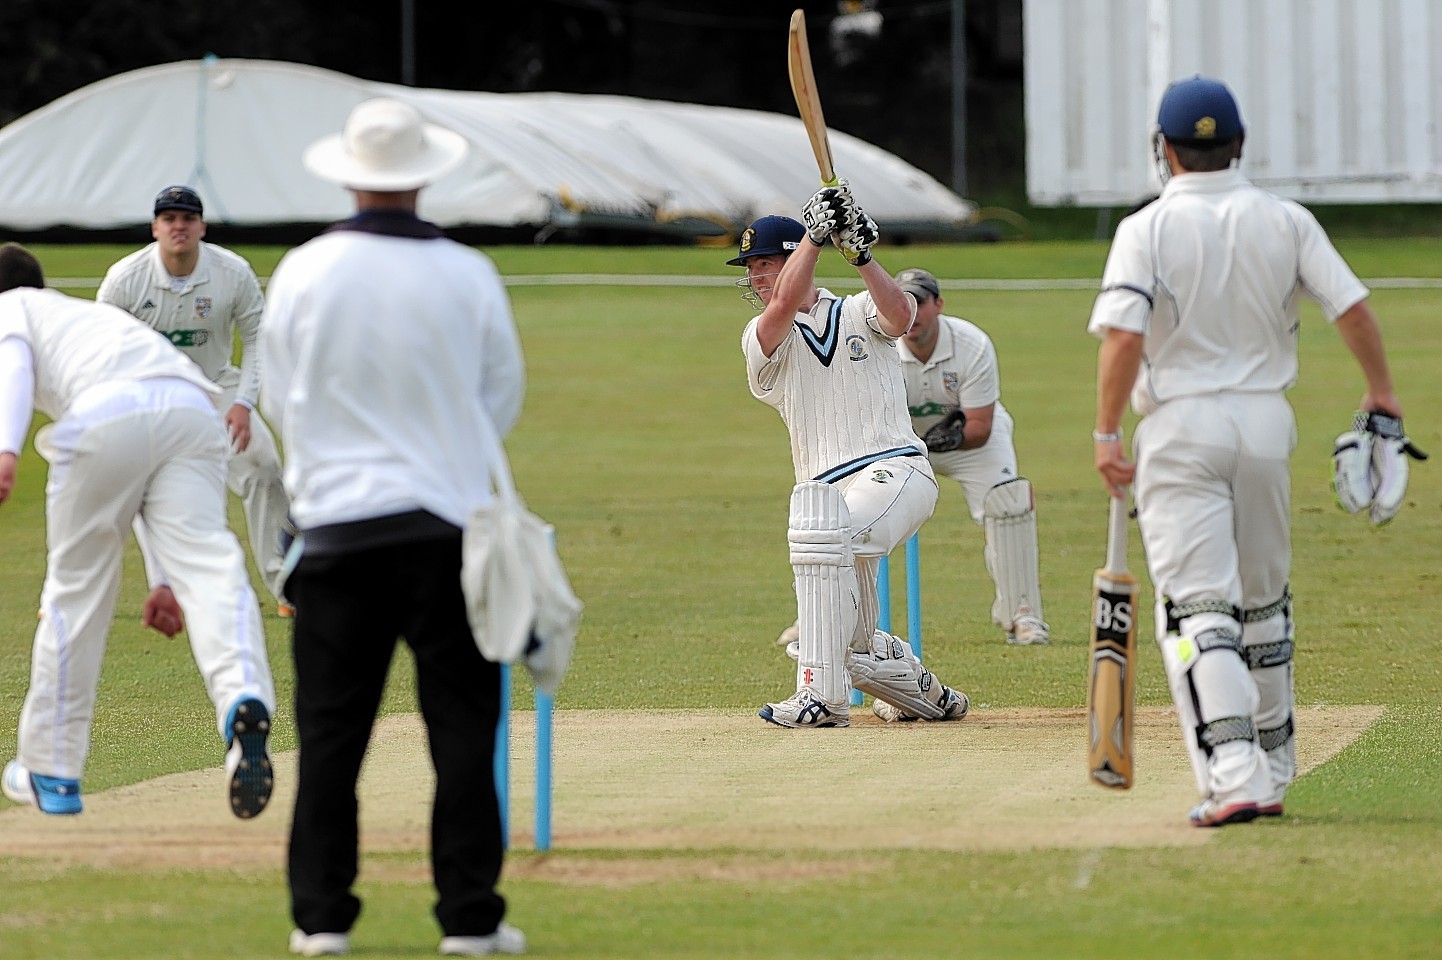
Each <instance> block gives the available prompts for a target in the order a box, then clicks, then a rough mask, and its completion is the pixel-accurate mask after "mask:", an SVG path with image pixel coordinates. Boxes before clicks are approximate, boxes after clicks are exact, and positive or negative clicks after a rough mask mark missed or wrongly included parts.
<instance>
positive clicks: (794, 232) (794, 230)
mask: <svg viewBox="0 0 1442 960" xmlns="http://www.w3.org/2000/svg"><path fill="white" fill-rule="evenodd" d="M805 236H806V228H805V227H803V226H802V225H801V222H800V221H799V220H792V219H791V218H790V217H777V216H771V217H762V218H761V219H760V220H757V221H756V222H755V223H753V224H751V226H749V227H747V228H746V229H745V230H743V231H741V241H740V243H738V244H737V247H736V249H737V253H736V256H735V257H733V258H731V259H730V260H727V261H726V265H727V266H728V267H744V266H746V264H745V263H744V262H743V261H744V260H745V259H746V258H747V257H764V256H766V255H767V254H772V253H784V254H786V255H787V256H790V255H791V254H793V253H795V252H796V248H797V247H799V246H800V245H801V240H802V238H803V237H805Z"/></svg>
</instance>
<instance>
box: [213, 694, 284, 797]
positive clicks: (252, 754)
mask: <svg viewBox="0 0 1442 960" xmlns="http://www.w3.org/2000/svg"><path fill="white" fill-rule="evenodd" d="M225 728H226V729H227V730H229V731H230V737H229V739H228V740H227V741H226V748H227V749H226V753H225V776H226V780H227V781H228V782H229V784H230V811H231V813H234V814H235V815H236V816H237V817H239V818H240V819H242V820H249V819H250V818H251V817H253V816H256V815H257V814H259V813H260V812H261V811H262V810H264V809H265V805H266V804H267V803H270V793H271V790H272V789H273V788H274V787H275V771H274V770H273V769H272V768H271V765H270V711H269V710H267V709H266V708H265V704H263V703H261V702H260V701H259V700H257V699H255V698H254V697H250V698H248V699H245V700H242V701H240V702H239V703H237V704H236V705H235V706H233V707H231V708H230V716H229V717H228V718H227V719H226V722H225Z"/></svg>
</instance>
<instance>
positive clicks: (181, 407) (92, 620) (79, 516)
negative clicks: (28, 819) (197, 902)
mask: <svg viewBox="0 0 1442 960" xmlns="http://www.w3.org/2000/svg"><path fill="white" fill-rule="evenodd" d="M44 286H45V278H44V275H43V273H42V271H41V269H40V264H39V263H38V262H36V260H35V258H34V257H33V256H31V255H30V253H29V252H28V251H26V250H25V249H24V248H23V247H19V246H16V245H15V244H6V245H5V246H3V247H0V291H7V292H4V293H0V504H3V503H4V502H5V500H6V499H7V498H8V497H9V495H10V492H11V490H12V489H13V488H14V485H15V478H16V473H17V465H18V461H19V455H20V448H21V445H22V444H23V443H24V440H25V434H26V431H27V429H28V428H29V425H30V420H31V416H32V413H33V410H34V409H37V408H38V409H39V410H40V412H41V413H44V414H46V415H47V416H50V417H52V418H53V419H54V424H53V429H52V430H51V431H50V432H49V435H48V438H47V439H46V441H45V455H46V456H47V457H48V459H49V460H50V473H49V480H48V482H47V484H46V488H45V500H46V506H45V524H46V541H47V543H48V545H49V559H48V564H47V567H46V571H45V585H44V587H43V588H42V590H41V594H40V624H39V626H38V627H37V628H36V630H35V644H34V651H33V654H32V665H31V678H30V690H29V692H28V693H27V694H26V697H25V706H24V708H23V709H22V710H21V713H20V725H19V753H18V756H17V758H16V759H15V760H13V761H11V762H10V763H9V764H8V765H6V767H5V773H4V778H3V789H4V792H5V795H6V796H7V797H9V798H10V799H11V800H14V801H16V802H17V803H26V804H30V805H32V806H35V807H38V808H39V809H40V810H41V811H42V812H43V813H48V814H77V813H80V812H81V809H82V801H81V794H80V778H81V775H82V773H83V771H84V768H85V760H86V757H87V755H88V754H89V751H90V722H91V718H92V717H93V715H94V712H95V695H96V687H97V685H98V684H99V681H100V665H101V660H102V659H103V657H104V655H105V641H106V636H107V634H108V633H109V629H110V621H111V618H112V617H113V616H114V613H115V602H116V596H117V594H118V592H119V590H120V567H121V548H122V546H123V545H124V538H125V531H126V530H127V529H128V528H129V527H130V526H131V525H132V523H133V522H134V521H136V520H140V521H142V525H143V527H144V528H145V530H146V531H147V532H148V535H149V540H150V544H151V548H152V550H153V551H154V554H155V556H156V557H158V558H159V560H160V562H161V563H162V564H163V566H164V569H165V572H166V574H168V576H169V578H170V580H171V582H172V583H173V584H174V594H175V596H174V597H173V598H171V597H170V596H169V594H170V591H169V590H165V591H163V593H164V594H165V596H164V597H161V596H159V595H158V594H157V593H156V592H152V594H151V597H150V598H149V599H148V600H147V601H146V609H145V622H146V623H147V624H148V625H151V626H155V627H156V629H159V630H161V631H162V632H165V633H168V634H173V633H174V632H176V631H178V630H179V629H180V625H181V624H180V611H181V610H183V611H184V619H185V620H186V621H188V623H189V627H190V646H191V650H192V652H193V653H194V655H195V662H196V665H197V666H198V667H200V672H201V676H202V677H203V678H204V680H205V685H206V690H207V692H208V693H209V694H210V698H211V700H212V701H213V702H214V704H215V711H216V713H215V717H216V723H217V725H218V726H219V728H220V732H221V736H222V737H223V738H224V740H225V743H226V747H227V753H226V773H227V777H226V779H227V783H228V789H229V792H230V806H231V810H232V812H233V813H234V814H235V815H236V816H238V817H242V818H248V817H252V816H255V815H256V814H258V813H260V811H261V810H263V809H264V808H265V805H266V803H267V802H268V801H269V799H270V795H271V788H272V782H271V763H270V756H269V752H268V749H267V742H268V736H269V730H270V717H271V713H272V712H273V711H274V709H275V691H274V688H273V686H272V683H271V675H270V664H269V661H268V660H267V658H266V650H265V634H264V632H263V631H262V630H261V624H260V610H259V607H258V605H257V604H256V599H255V593H254V591H252V590H251V586H250V575H249V573H248V572H247V571H246V566H245V554H244V553H243V552H242V551H241V548H240V544H239V543H238V542H237V541H236V539H235V535H234V534H233V533H231V532H230V530H229V529H227V527H226V523H225V485H224V481H223V479H222V476H223V474H224V472H225V431H224V430H223V428H222V426H221V423H220V418H219V417H218V416H217V415H216V411H215V408H214V406H213V404H212V402H211V399H210V396H209V394H210V393H213V392H214V391H215V389H216V388H215V387H214V386H213V385H212V384H211V383H210V382H209V381H208V380H207V379H206V378H205V375H204V374H203V373H202V372H201V371H200V368H198V367H197V366H196V365H195V364H194V363H191V362H190V361H189V360H187V359H186V358H185V357H184V356H182V355H181V354H180V353H179V352H178V351H177V350H175V349H174V348H173V347H172V346H171V345H170V344H169V343H167V342H166V340H165V338H164V337H162V336H160V335H159V334H157V333H155V332H154V331H151V330H147V329H146V328H144V327H142V326H140V325H139V324H136V323H135V322H134V321H132V320H131V319H130V318H129V317H127V316H126V315H125V314H124V313H123V312H122V311H120V310H117V309H115V308H114V307H109V306H105V305H102V304H95V303H92V302H90V301H88V300H80V299H77V298H74V297H67V296H65V295H63V294H61V293H58V292H56V291H54V290H45V289H43V288H44ZM176 600H178V601H179V606H178V608H176V607H174V606H173V605H174V603H175V601H176ZM143 727H144V721H143V720H142V719H140V718H137V719H136V729H137V730H140V729H143Z"/></svg>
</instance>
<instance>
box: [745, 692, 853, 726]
mask: <svg viewBox="0 0 1442 960" xmlns="http://www.w3.org/2000/svg"><path fill="white" fill-rule="evenodd" d="M760 716H761V719H762V720H765V721H767V722H769V723H774V724H776V725H777V726H778V727H791V728H793V729H803V728H813V727H816V728H819V727H849V726H851V705H850V704H848V703H827V702H826V701H824V700H822V699H821V698H820V697H818V696H817V695H816V692H815V691H814V690H812V689H811V688H810V687H802V688H801V689H800V690H797V691H796V693H795V694H794V695H793V696H791V697H790V698H789V699H786V700H782V701H781V702H780V703H768V704H766V706H764V707H762V708H761V711H760Z"/></svg>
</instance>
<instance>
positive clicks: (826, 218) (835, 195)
mask: <svg viewBox="0 0 1442 960" xmlns="http://www.w3.org/2000/svg"><path fill="white" fill-rule="evenodd" d="M843 182H844V181H843ZM848 196H849V194H847V193H846V192H845V191H844V189H843V188H842V187H840V186H839V185H838V186H835V187H822V188H821V189H820V190H817V191H816V192H815V193H814V194H812V195H811V199H810V200H807V201H806V205H805V206H803V207H802V208H801V222H802V223H804V224H805V225H806V236H807V239H809V240H810V241H811V242H812V243H814V244H816V245H817V246H818V247H819V246H822V245H823V244H825V243H826V241H827V240H828V239H830V238H831V235H832V234H834V233H835V232H836V231H837V230H841V229H843V228H844V227H845V226H846V225H847V221H848V218H849V216H850V214H851V207H850V204H849V203H848V201H847V197H848Z"/></svg>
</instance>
